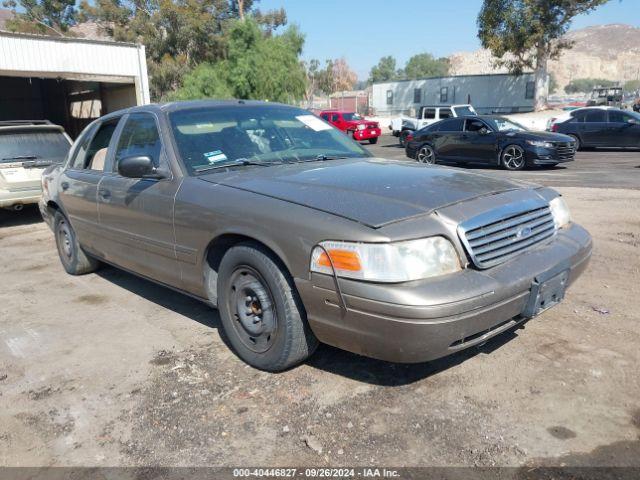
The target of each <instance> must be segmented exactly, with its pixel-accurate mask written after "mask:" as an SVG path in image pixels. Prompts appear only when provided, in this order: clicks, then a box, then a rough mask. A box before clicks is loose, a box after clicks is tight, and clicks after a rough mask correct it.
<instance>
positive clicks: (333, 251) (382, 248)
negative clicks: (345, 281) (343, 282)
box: [311, 237, 460, 283]
mask: <svg viewBox="0 0 640 480" xmlns="http://www.w3.org/2000/svg"><path fill="white" fill-rule="evenodd" d="M320 245H321V246H322V247H323V248H321V247H320V246H316V247H315V248H314V249H313V252H312V254H311V271H313V272H319V273H327V274H332V273H333V271H332V268H331V264H332V263H333V267H334V268H335V270H336V275H338V276H339V277H345V278H356V279H360V280H368V281H372V282H389V283H392V282H407V281H410V280H419V279H422V278H428V277H434V276H436V275H444V274H445V273H452V272H457V271H458V270H460V261H459V260H458V254H457V253H456V251H455V249H454V248H453V245H452V244H451V242H450V241H449V240H447V239H446V238H444V237H430V238H423V239H420V240H410V241H406V242H398V243H354V242H334V241H326V242H322V243H320ZM327 252H328V254H329V255H330V256H331V259H329V257H328V256H327Z"/></svg>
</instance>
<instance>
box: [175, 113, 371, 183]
mask: <svg viewBox="0 0 640 480" xmlns="http://www.w3.org/2000/svg"><path fill="white" fill-rule="evenodd" d="M169 119H170V122H171V128H172V132H173V136H174V138H175V141H176V145H177V147H178V151H179V153H180V157H181V158H182V161H183V163H184V165H185V167H186V168H187V170H188V171H189V173H190V174H191V175H198V174H200V173H202V172H205V171H210V170H213V169H216V168H219V167H227V166H230V165H243V164H244V163H245V162H254V163H259V164H264V165H274V164H279V163H292V162H303V161H314V160H318V159H323V158H335V157H338V158H355V157H369V156H371V155H370V154H369V153H368V152H367V151H366V150H364V149H363V148H362V147H361V146H360V145H358V144H357V143H356V142H354V141H353V140H351V139H350V138H349V137H347V136H346V135H344V134H343V133H342V132H340V131H339V130H337V129H335V128H333V127H331V126H329V125H327V124H326V123H324V122H322V121H321V120H320V119H319V118H318V117H316V116H314V115H312V114H311V113H309V112H308V111H306V110H302V109H299V108H294V107H286V106H281V105H259V106H243V107H235V106H229V107H226V106H221V107H215V106H214V107H204V108H194V109H185V110H178V111H176V112H173V113H171V114H170V116H169Z"/></svg>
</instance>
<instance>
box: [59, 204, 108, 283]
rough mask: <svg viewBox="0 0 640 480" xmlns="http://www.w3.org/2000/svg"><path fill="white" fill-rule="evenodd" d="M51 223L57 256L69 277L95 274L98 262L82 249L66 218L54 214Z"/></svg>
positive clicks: (60, 214) (98, 265)
mask: <svg viewBox="0 0 640 480" xmlns="http://www.w3.org/2000/svg"><path fill="white" fill-rule="evenodd" d="M53 222H54V223H53V225H54V227H53V232H54V235H55V237H56V247H57V248H58V255H59V257H60V262H61V263H62V266H63V267H64V269H65V270H66V272H67V273H69V274H71V275H84V274H85V273H91V272H95V271H96V270H97V269H98V268H99V267H100V262H99V261H98V260H96V259H95V258H93V257H92V256H90V255H89V254H87V253H86V252H85V251H84V250H83V249H82V247H81V246H80V244H79V243H78V237H77V236H76V232H75V231H74V230H73V227H72V226H71V224H70V223H69V220H67V217H65V216H64V215H63V214H62V213H61V212H56V214H55V217H54V221H53Z"/></svg>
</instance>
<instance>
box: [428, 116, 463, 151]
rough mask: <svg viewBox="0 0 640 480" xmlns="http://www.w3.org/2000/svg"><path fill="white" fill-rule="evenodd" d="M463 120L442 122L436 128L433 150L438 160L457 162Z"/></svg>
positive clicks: (455, 119) (456, 119)
mask: <svg viewBox="0 0 640 480" xmlns="http://www.w3.org/2000/svg"><path fill="white" fill-rule="evenodd" d="M463 127H464V119H462V118H450V119H448V120H443V121H442V122H441V123H440V126H439V127H438V133H437V138H436V140H435V142H434V143H435V145H434V148H435V150H436V155H437V156H438V158H439V159H443V160H446V159H449V160H458V159H459V158H460V157H461V155H462V154H461V151H462V150H461V145H460V142H461V141H462V135H463V133H464V132H463Z"/></svg>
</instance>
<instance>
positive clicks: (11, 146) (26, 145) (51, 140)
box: [0, 130, 71, 162]
mask: <svg viewBox="0 0 640 480" xmlns="http://www.w3.org/2000/svg"><path fill="white" fill-rule="evenodd" d="M70 147H71V145H70V144H69V141H68V140H67V139H66V137H65V136H64V135H63V134H62V133H60V132H58V131H36V130H31V131H29V130H20V131H7V132H6V133H1V134H0V161H2V162H8V161H11V160H12V159H15V158H16V157H18V158H24V159H31V158H33V159H34V160H39V159H43V160H51V161H53V162H61V161H62V160H64V158H65V156H66V155H67V152H68V151H69V148H70Z"/></svg>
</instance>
